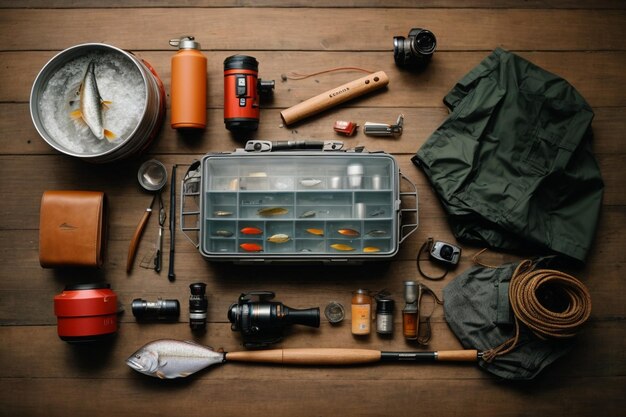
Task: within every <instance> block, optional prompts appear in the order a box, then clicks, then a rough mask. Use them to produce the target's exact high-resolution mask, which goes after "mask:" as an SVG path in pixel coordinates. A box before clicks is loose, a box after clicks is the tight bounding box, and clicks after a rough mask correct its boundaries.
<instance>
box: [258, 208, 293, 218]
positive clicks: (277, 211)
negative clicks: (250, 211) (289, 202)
mask: <svg viewBox="0 0 626 417" xmlns="http://www.w3.org/2000/svg"><path fill="white" fill-rule="evenodd" d="M287 213H289V210H287V209H286V208H283V207H267V208H262V209H259V210H258V211H257V214H258V215H259V216H280V215H283V214H287Z"/></svg>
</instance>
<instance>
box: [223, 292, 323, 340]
mask: <svg viewBox="0 0 626 417" xmlns="http://www.w3.org/2000/svg"><path fill="white" fill-rule="evenodd" d="M274 296H275V294H274V293H273V292H272V291H251V292H248V293H245V294H241V295H240V296H239V299H238V300H237V303H235V304H232V305H231V306H230V307H229V308H228V320H229V321H230V322H231V326H230V328H231V330H232V331H234V332H236V331H239V332H241V335H242V337H243V344H244V346H245V347H246V348H254V349H259V348H265V347H268V346H269V345H271V344H273V343H277V342H279V341H281V340H282V339H283V334H284V330H285V328H286V327H288V326H291V325H292V324H301V325H304V326H309V327H319V326H320V309H319V308H318V307H314V308H308V309H303V310H298V309H295V308H291V307H287V306H286V305H284V304H283V303H281V302H277V301H270V300H272V299H274ZM251 297H257V298H258V301H253V300H252V299H251Z"/></svg>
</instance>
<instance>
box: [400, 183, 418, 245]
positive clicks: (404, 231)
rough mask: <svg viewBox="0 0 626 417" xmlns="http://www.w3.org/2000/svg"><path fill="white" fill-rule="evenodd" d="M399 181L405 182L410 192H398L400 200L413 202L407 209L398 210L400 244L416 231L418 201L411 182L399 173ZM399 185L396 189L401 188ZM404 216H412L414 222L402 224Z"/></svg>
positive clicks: (415, 190)
mask: <svg viewBox="0 0 626 417" xmlns="http://www.w3.org/2000/svg"><path fill="white" fill-rule="evenodd" d="M400 180H404V181H406V182H407V183H408V184H409V185H410V186H411V191H400V193H399V196H400V200H402V199H403V198H404V201H407V200H409V199H410V200H413V201H414V202H415V204H414V205H411V206H410V207H408V208H401V209H400V221H399V222H400V243H402V242H404V241H405V240H406V238H408V237H409V236H411V234H413V232H415V231H416V230H417V227H418V226H419V213H418V207H419V204H418V199H417V186H416V185H415V184H414V183H413V181H411V180H410V179H408V178H407V177H405V176H404V174H402V173H400ZM401 185H402V184H399V185H398V187H401ZM406 214H410V215H411V217H412V216H414V217H415V222H414V223H406V224H402V219H403V217H405V216H404V215H406Z"/></svg>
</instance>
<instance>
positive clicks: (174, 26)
mask: <svg viewBox="0 0 626 417" xmlns="http://www.w3.org/2000/svg"><path fill="white" fill-rule="evenodd" d="M138 14H140V16H141V30H137V29H138V28H137V26H136V22H137V17H138ZM305 16H306V17H305ZM625 18H626V11H624V10H596V9H587V10H559V11H555V10H545V9H539V10H534V9H529V10H516V9H504V10H501V9H490V10H489V13H488V14H485V12H484V11H483V10H482V9H461V10H458V9H386V10H383V11H381V10H378V9H367V8H364V9H360V10H359V12H358V13H354V12H353V11H352V10H350V9H323V8H322V9H315V10H313V11H303V10H301V9H289V8H287V9H247V8H226V9H178V10H176V12H175V18H173V15H172V9H126V10H124V11H123V13H121V12H120V11H119V10H117V9H61V10H59V9H43V10H41V9H29V10H22V9H19V10H12V9H7V10H5V11H3V12H2V14H1V15H0V25H2V26H3V30H2V31H1V32H0V44H1V45H3V50H56V49H63V48H66V47H68V46H70V45H74V44H79V43H85V42H101V43H107V44H112V45H116V46H118V47H120V48H123V49H130V50H135V51H136V50H154V49H157V50H168V49H169V45H168V43H167V41H168V40H169V39H171V38H177V37H178V36H180V35H181V32H180V31H181V30H183V29H181V25H180V22H184V30H183V31H184V32H185V33H193V34H194V36H195V37H196V39H197V40H198V41H199V42H200V43H201V44H202V46H203V48H204V49H206V50H216V49H219V50H235V51H239V50H255V51H265V50H331V51H337V50H339V51H350V52H353V51H362V50H365V51H380V50H383V51H388V50H391V49H392V48H393V43H392V38H393V36H398V35H400V36H406V34H407V33H408V30H407V28H411V27H413V26H414V25H415V23H416V22H420V24H423V26H424V28H426V29H429V30H431V31H432V32H433V33H435V34H436V36H438V37H439V42H438V43H437V47H438V49H439V50H440V51H467V50H489V49H493V48H494V47H496V46H502V47H505V48H507V49H514V50H528V51H534V50H537V49H540V50H544V51H545V50H548V51H549V50H552V51H554V50H556V51H558V50H578V51H581V50H582V51H589V50H599V49H600V50H623V49H624V31H625V30H626V29H625V28H624V25H623V22H624V19H625ZM236 21H238V22H246V25H245V26H246V30H245V31H244V32H243V33H242V36H234V32H233V30H232V28H233V22H236ZM103 22H114V25H115V30H111V31H105V30H98V32H97V35H96V34H95V33H94V29H95V28H100V27H102V25H103ZM338 22H342V23H344V24H338ZM373 22H383V23H382V24H380V23H379V24H372V23H373ZM33 26H37V29H38V30H37V31H32V30H30V28H31V27H33ZM590 27H598V28H601V30H598V31H596V32H595V33H594V36H587V35H586V34H587V33H589V28H590ZM40 33H46V36H45V37H42V36H40ZM155 34H158V36H157V37H155ZM68 35H71V43H70V44H68ZM539 45H540V48H538V46H539ZM348 55H349V54H348Z"/></svg>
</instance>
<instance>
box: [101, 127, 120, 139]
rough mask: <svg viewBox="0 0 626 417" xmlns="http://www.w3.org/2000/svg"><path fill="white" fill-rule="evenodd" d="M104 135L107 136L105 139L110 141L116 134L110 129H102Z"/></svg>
mask: <svg viewBox="0 0 626 417" xmlns="http://www.w3.org/2000/svg"><path fill="white" fill-rule="evenodd" d="M104 137H105V138H107V140H109V141H112V140H114V139H116V138H117V135H116V134H115V133H113V132H111V131H110V130H106V129H104Z"/></svg>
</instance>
